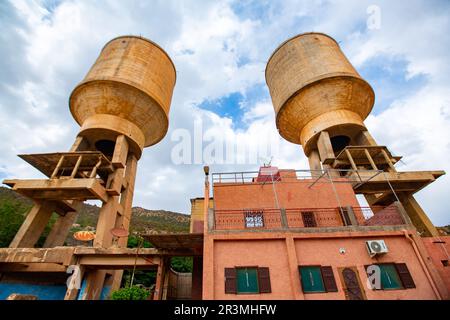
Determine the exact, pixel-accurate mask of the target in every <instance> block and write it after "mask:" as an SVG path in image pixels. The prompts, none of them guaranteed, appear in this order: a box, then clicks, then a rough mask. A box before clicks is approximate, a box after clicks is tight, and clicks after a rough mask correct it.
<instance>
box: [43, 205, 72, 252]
mask: <svg viewBox="0 0 450 320" xmlns="http://www.w3.org/2000/svg"><path fill="white" fill-rule="evenodd" d="M77 217H78V212H77V211H72V212H67V213H66V215H65V216H58V219H57V220H56V222H55V224H54V225H53V227H52V230H51V231H50V233H49V234H48V236H47V239H45V243H44V246H43V248H54V247H59V246H63V245H64V242H65V241H66V238H67V235H68V233H69V231H70V228H71V227H72V225H73V224H74V223H75V220H76V219H77Z"/></svg>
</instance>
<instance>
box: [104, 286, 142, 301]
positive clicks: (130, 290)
mask: <svg viewBox="0 0 450 320" xmlns="http://www.w3.org/2000/svg"><path fill="white" fill-rule="evenodd" d="M149 295H150V292H149V291H148V290H146V289H144V288H142V287H140V286H132V287H127V288H122V289H119V290H117V291H114V292H113V293H112V294H111V300H146V299H147V298H148V296H149Z"/></svg>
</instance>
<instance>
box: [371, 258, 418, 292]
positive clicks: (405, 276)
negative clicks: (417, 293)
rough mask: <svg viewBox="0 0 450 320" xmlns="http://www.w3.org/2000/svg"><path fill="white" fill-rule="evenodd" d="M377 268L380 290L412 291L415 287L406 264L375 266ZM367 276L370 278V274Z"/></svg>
mask: <svg viewBox="0 0 450 320" xmlns="http://www.w3.org/2000/svg"><path fill="white" fill-rule="evenodd" d="M377 266H378V267H380V284H381V288H380V289H381V290H395V289H412V288H415V287H416V285H415V283H414V280H413V278H412V276H411V273H410V272H409V270H408V267H407V266H406V263H382V264H377ZM367 267H368V266H366V269H367ZM368 276H371V274H368Z"/></svg>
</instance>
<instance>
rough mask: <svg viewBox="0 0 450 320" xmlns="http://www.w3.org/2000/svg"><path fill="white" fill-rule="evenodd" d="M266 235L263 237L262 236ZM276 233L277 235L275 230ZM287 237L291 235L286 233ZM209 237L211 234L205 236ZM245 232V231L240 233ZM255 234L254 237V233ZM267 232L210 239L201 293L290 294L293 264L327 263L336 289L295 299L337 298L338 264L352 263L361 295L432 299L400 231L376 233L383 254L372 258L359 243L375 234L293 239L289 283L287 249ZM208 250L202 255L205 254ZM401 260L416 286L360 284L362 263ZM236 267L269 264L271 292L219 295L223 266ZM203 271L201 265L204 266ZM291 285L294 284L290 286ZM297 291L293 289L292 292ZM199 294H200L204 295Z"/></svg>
mask: <svg viewBox="0 0 450 320" xmlns="http://www.w3.org/2000/svg"><path fill="white" fill-rule="evenodd" d="M264 236H265V237H267V238H264ZM278 236H279V234H278ZM289 236H294V237H295V235H293V234H292V233H290V234H289ZM207 237H208V238H209V240H212V239H214V238H215V237H217V236H214V235H209V236H207ZM245 237H246V238H248V237H249V235H248V233H246V235H245ZM258 237H260V239H259V240H257V239H256V238H258ZM268 237H270V234H264V235H262V234H260V235H258V236H255V239H253V240H237V239H238V238H239V236H238V235H236V234H233V235H232V236H230V240H225V239H224V237H223V236H222V237H220V236H219V238H220V240H219V239H216V240H215V241H214V245H213V250H212V251H213V252H210V254H211V255H212V256H213V259H211V260H213V261H211V260H209V262H210V263H211V264H210V265H211V266H212V265H213V268H212V270H213V277H214V281H213V282H214V283H213V286H212V288H213V291H214V292H213V293H212V294H211V293H208V292H204V295H206V296H207V298H209V299H230V300H245V299H294V298H295V296H294V290H298V291H299V292H300V286H299V283H300V277H299V273H298V271H297V270H298V269H297V268H298V266H299V265H322V266H332V267H333V272H334V275H335V279H336V284H337V286H338V292H330V293H313V294H304V293H300V298H301V297H303V298H304V299H306V300H318V299H326V300H329V299H338V300H344V299H345V294H344V291H343V285H342V283H341V280H340V277H339V274H338V268H340V267H357V270H358V273H359V277H360V281H361V283H362V285H363V286H364V287H363V289H364V291H365V294H366V297H367V299H369V300H374V299H389V300H391V299H392V300H397V299H401V300H403V299H430V300H433V299H436V295H435V293H434V292H433V289H432V287H431V285H430V283H429V281H428V279H427V277H426V275H425V273H424V271H423V269H422V267H421V265H420V263H419V260H418V259H417V257H416V255H415V253H414V250H413V248H412V247H411V244H410V243H409V241H408V240H407V239H406V238H404V237H403V236H399V235H396V236H384V237H381V238H382V239H384V240H385V241H386V244H387V246H388V248H389V251H390V252H389V253H388V254H386V255H384V256H380V257H377V258H374V259H371V258H370V257H369V255H368V253H367V249H366V247H365V241H366V240H373V239H378V238H380V237H367V238H364V237H361V238H351V237H350V235H349V237H348V238H331V239H323V238H318V239H308V238H303V239H295V240H294V245H295V253H294V255H295V257H294V259H295V260H294V261H295V263H294V264H295V266H294V268H293V269H294V270H293V272H295V277H294V278H295V280H294V281H298V283H296V284H294V283H292V281H291V278H290V275H289V272H290V270H291V271H292V269H290V268H289V263H288V253H287V252H288V251H287V244H286V240H285V238H280V239H268ZM340 248H345V249H346V253H345V254H341V253H340V252H339V249H340ZM207 255H208V254H205V259H208V258H207ZM375 262H379V263H383V262H384V263H389V262H394V263H406V264H407V266H408V269H409V271H410V273H411V275H412V277H413V279H414V282H415V284H416V287H417V288H416V289H405V290H403V289H402V290H376V291H374V290H369V289H367V288H366V287H365V283H366V280H367V276H366V275H365V269H364V265H369V264H371V263H375ZM239 266H259V267H269V269H270V280H271V285H272V293H264V294H256V295H253V294H252V295H247V294H225V288H224V280H225V278H224V268H230V267H239ZM204 271H205V272H207V270H204ZM295 288H297V289H295ZM297 295H298V294H297ZM204 297H205V296H204Z"/></svg>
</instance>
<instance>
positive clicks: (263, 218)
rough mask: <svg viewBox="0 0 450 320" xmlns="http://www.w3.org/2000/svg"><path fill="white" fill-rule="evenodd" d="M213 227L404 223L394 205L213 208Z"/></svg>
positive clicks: (340, 225)
mask: <svg viewBox="0 0 450 320" xmlns="http://www.w3.org/2000/svg"><path fill="white" fill-rule="evenodd" d="M213 213H214V226H213V229H214V230H248V231H252V230H280V229H302V228H333V227H346V226H389V225H404V224H407V223H406V221H405V219H404V218H403V215H402V213H401V212H400V209H399V208H398V207H397V206H396V205H391V206H388V207H345V208H294V209H292V208H291V209H274V208H264V209H262V208H253V209H242V210H214V211H213Z"/></svg>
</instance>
